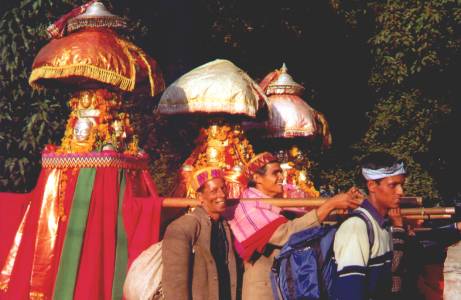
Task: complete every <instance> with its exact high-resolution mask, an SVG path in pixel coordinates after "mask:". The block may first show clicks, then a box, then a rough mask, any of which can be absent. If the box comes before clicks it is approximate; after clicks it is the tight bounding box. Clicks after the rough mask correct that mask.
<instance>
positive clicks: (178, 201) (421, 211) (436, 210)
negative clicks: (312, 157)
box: [162, 197, 455, 219]
mask: <svg viewBox="0 0 461 300" xmlns="http://www.w3.org/2000/svg"><path fill="white" fill-rule="evenodd" d="M406 198H415V199H414V200H412V201H414V202H415V203H418V201H421V200H419V199H421V197H406ZM327 199H328V198H302V199H288V198H272V199H267V198H260V199H259V198H251V199H240V200H239V199H228V200H227V201H228V202H229V205H233V204H236V203H238V201H262V202H265V203H268V204H272V205H275V206H278V207H307V208H316V207H319V206H320V205H322V204H323V203H325V201H327ZM162 205H163V207H176V208H180V207H192V206H197V205H199V202H198V200H195V199H189V198H164V199H163V203H162ZM401 213H402V216H407V215H408V216H409V215H411V216H424V215H440V216H446V215H453V214H454V213H455V208H454V207H430V208H425V207H416V208H402V209H401ZM410 218H413V219H418V217H410ZM419 219H421V218H419Z"/></svg>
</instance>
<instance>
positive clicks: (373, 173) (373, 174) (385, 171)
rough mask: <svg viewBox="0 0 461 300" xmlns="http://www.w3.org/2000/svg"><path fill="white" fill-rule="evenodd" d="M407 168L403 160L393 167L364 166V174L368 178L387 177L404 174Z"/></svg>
mask: <svg viewBox="0 0 461 300" xmlns="http://www.w3.org/2000/svg"><path fill="white" fill-rule="evenodd" d="M404 174H405V168H404V166H403V162H401V163H397V164H395V165H393V166H392V167H388V168H381V169H377V170H373V169H367V168H362V175H363V177H365V179H366V180H377V179H381V178H385V177H390V176H396V175H404Z"/></svg>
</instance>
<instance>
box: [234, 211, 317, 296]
mask: <svg viewBox="0 0 461 300" xmlns="http://www.w3.org/2000/svg"><path fill="white" fill-rule="evenodd" d="M314 226H320V224H319V222H318V218H317V212H316V211H315V210H312V211H310V212H308V213H306V214H305V215H304V216H302V217H299V218H296V219H294V220H291V221H288V222H286V223H285V224H282V225H280V226H279V228H277V230H276V231H275V232H274V234H273V235H272V236H271V238H270V240H269V244H268V247H266V248H271V246H272V247H275V249H273V251H272V252H271V253H270V254H268V255H267V256H265V255H262V256H260V257H259V258H258V259H257V260H256V261H255V262H253V263H249V262H245V272H244V273H243V287H242V300H270V299H274V297H273V294H272V287H271V280H270V272H271V268H272V263H273V262H274V258H275V257H276V256H277V255H278V254H279V253H280V248H281V247H282V246H283V245H284V244H285V243H286V242H287V241H288V239H289V238H290V236H291V235H292V234H293V233H296V232H299V231H301V230H304V229H307V228H310V227H314Z"/></svg>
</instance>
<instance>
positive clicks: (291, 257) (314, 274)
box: [271, 210, 374, 300]
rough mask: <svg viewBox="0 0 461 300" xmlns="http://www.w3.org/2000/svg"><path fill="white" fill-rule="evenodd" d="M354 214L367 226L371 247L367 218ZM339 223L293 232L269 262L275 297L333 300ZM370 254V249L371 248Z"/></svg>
mask: <svg viewBox="0 0 461 300" xmlns="http://www.w3.org/2000/svg"><path fill="white" fill-rule="evenodd" d="M350 216H357V217H359V218H361V219H362V220H364V221H365V224H366V225H367V233H368V240H369V241H370V250H371V247H372V245H373V242H374V233H373V226H372V224H371V221H370V219H369V218H368V217H367V216H366V215H365V214H364V213H363V212H361V211H360V210H354V211H353V212H352V214H351V215H350ZM338 227H339V225H334V226H332V225H322V226H320V227H314V228H309V229H306V230H303V231H300V232H297V233H295V234H293V235H292V236H291V237H290V239H289V240H288V242H287V243H286V244H285V245H284V246H283V247H282V250H281V251H280V254H279V255H278V256H277V257H276V258H275V260H274V264H273V265H272V272H271V281H272V291H273V294H274V299H275V300H279V299H280V296H281V297H282V299H284V300H293V299H305V300H311V299H312V300H314V299H334V293H333V281H334V278H335V277H336V263H335V261H334V257H333V256H334V253H333V242H334V239H335V234H336V231H337V230H338ZM370 253H371V251H370Z"/></svg>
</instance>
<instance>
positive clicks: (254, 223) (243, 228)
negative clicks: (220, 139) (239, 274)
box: [229, 152, 362, 300]
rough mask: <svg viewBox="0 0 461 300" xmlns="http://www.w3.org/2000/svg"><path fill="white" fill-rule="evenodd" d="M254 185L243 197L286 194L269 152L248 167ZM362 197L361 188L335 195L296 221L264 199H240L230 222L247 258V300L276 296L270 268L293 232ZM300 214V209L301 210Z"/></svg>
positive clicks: (238, 246)
mask: <svg viewBox="0 0 461 300" xmlns="http://www.w3.org/2000/svg"><path fill="white" fill-rule="evenodd" d="M247 171H248V177H249V178H250V183H249V185H250V187H249V188H248V189H247V190H245V191H244V192H243V195H242V196H241V197H242V198H275V197H281V196H282V194H283V186H282V182H283V175H282V169H281V168H280V163H279V162H278V160H277V159H276V158H275V157H274V156H273V155H272V154H270V153H269V152H264V153H261V154H259V155H257V156H255V157H254V158H253V159H252V160H251V161H250V162H249V163H248V166H247ZM361 200H362V197H361V194H359V193H358V191H350V192H348V193H343V194H339V195H336V196H334V197H333V198H332V199H331V200H329V201H327V202H326V203H325V204H323V205H321V206H320V207H318V208H317V209H315V210H312V211H309V212H307V213H306V211H302V214H303V215H302V216H300V217H298V218H295V219H293V220H288V219H287V218H285V217H284V216H283V215H282V214H281V212H282V209H281V208H279V207H276V206H273V205H269V204H265V203H263V202H260V201H251V202H250V201H247V202H240V203H239V204H238V205H237V206H236V207H233V209H232V210H231V209H230V210H229V211H230V212H231V214H230V216H229V218H230V220H229V223H230V225H231V229H232V233H233V234H234V238H235V247H236V250H237V252H238V253H239V255H240V256H241V257H242V259H243V260H244V266H245V271H244V274H243V287H242V288H243V290H242V299H243V300H253V299H265V300H266V299H273V294H272V289H271V282H270V271H271V267H272V264H273V261H274V258H275V256H277V255H278V253H279V252H280V248H281V247H282V246H283V245H284V244H285V243H286V242H287V241H288V239H289V238H290V236H291V235H292V234H293V233H296V232H299V231H301V230H304V229H307V228H309V227H313V226H320V223H321V222H322V221H323V220H324V219H325V218H326V217H327V216H328V214H329V213H330V212H331V211H333V210H334V209H339V208H340V209H346V208H356V207H357V206H358V205H359V204H360V203H361ZM298 213H299V211H298Z"/></svg>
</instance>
